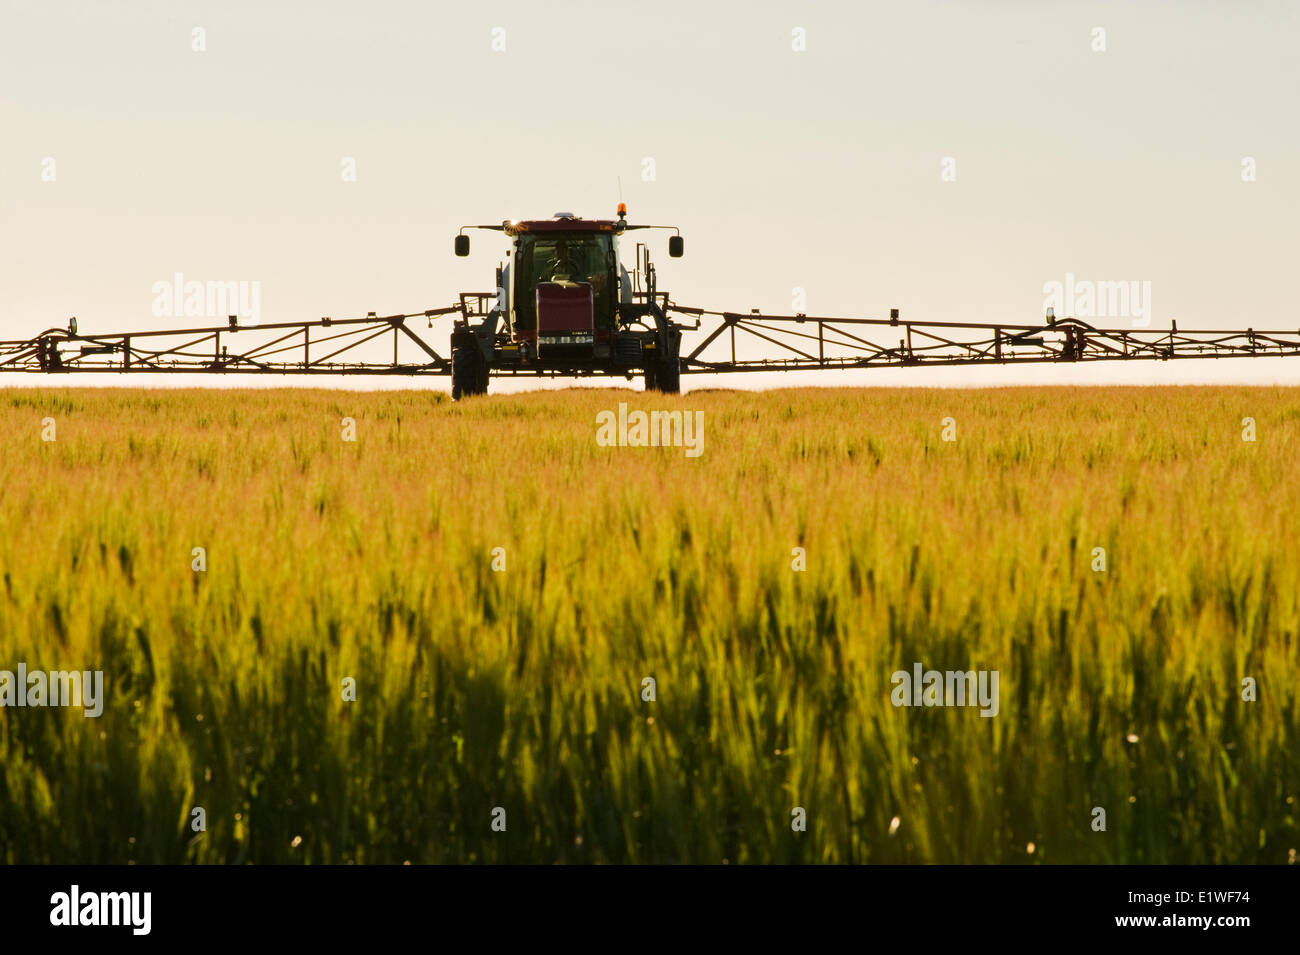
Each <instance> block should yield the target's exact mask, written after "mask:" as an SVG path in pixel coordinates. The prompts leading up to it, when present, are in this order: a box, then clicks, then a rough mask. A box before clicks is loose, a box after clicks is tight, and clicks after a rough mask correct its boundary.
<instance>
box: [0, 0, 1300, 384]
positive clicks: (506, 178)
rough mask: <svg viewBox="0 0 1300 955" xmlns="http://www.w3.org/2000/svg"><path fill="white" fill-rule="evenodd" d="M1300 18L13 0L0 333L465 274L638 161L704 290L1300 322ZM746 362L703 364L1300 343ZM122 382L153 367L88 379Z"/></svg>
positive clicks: (983, 377) (979, 378) (971, 314)
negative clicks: (1108, 285) (1094, 292)
mask: <svg viewBox="0 0 1300 955" xmlns="http://www.w3.org/2000/svg"><path fill="white" fill-rule="evenodd" d="M196 28H200V29H201V30H202V31H203V33H202V39H203V43H204V45H205V46H206V49H205V50H204V51H203V52H196V51H195V50H194V49H193V46H194V45H195V33H194V31H195V29H196ZM1098 28H1100V29H1101V30H1104V36H1103V35H1101V34H1099V33H1098V32H1097V29H1098ZM796 30H801V31H803V32H802V34H799V35H797V34H796V33H795V31H796ZM501 31H504V32H501ZM800 37H802V43H801V42H800ZM1099 40H1101V41H1103V42H1104V47H1105V48H1104V50H1099V49H1098V48H1097V47H1098V46H1099ZM502 45H504V49H499V47H501V46H502ZM800 45H802V46H803V47H804V49H796V48H795V47H797V46H800ZM494 47H497V48H496V49H494ZM1297 49H1300V2H1296V0H1290V2H1266V0H1257V2H1248V3H1227V2H1222V3H1209V2H1206V3H1197V2H1186V0H1184V2H1177V3H1174V2H1134V0H1128V2H1116V3H1108V2H1087V3H1083V2H1078V3H1066V2H1060V3H1054V2H1037V3H1030V2H1027V0H1023V2H992V0H983V2H981V0H965V2H942V3H941V2H917V0H912V2H905V3H904V2H899V3H861V2H852V3H850V2H835V3H830V2H826V3H816V2H812V3H810V2H782V3H774V2H743V3H742V2H736V3H700V2H690V3H685V2H675V0H667V2H665V0H659V2H655V3H636V4H627V3H618V2H591V3H576V2H548V3H540V2H529V3H518V2H486V3H476V4H463V3H457V4H450V3H447V4H444V3H399V2H388V3H386V2H368V3H356V2H348V3H335V2H313V3H299V4H292V5H291V4H276V5H272V4H267V3H255V2H243V0H233V2H232V0H223V2H220V3H218V2H207V3H195V2H166V3H164V2H155V3H148V2H130V3H128V2H115V0H99V2H94V3H92V2H89V0H83V2H81V3H61V2H49V0H46V2H22V0H0V338H26V337H28V336H30V335H31V334H34V333H35V332H37V331H39V330H41V329H43V328H46V327H48V326H50V325H63V324H64V323H65V322H66V320H67V317H68V316H70V315H73V314H75V315H77V316H78V319H79V322H80V325H81V328H82V329H83V330H85V331H94V330H126V329H134V328H150V327H164V326H165V325H166V323H167V322H170V321H173V319H170V318H163V319H159V318H155V317H154V316H153V315H152V313H151V306H152V303H153V299H154V294H153V291H152V288H153V285H154V283H155V282H158V281H160V280H167V279H170V278H171V277H172V276H173V275H174V273H176V272H181V273H183V274H184V275H185V276H186V278H193V279H200V280H245V281H257V282H260V284H261V311H262V318H263V320H265V321H282V320H293V319H298V318H314V317H319V316H321V315H327V314H328V315H333V316H336V317H343V316H346V315H355V314H364V313H365V312H367V311H370V310H374V311H378V312H379V313H381V314H385V313H392V312H407V311H416V310H420V309H424V308H429V307H435V306H440V305H444V304H450V303H451V302H452V301H454V299H455V296H456V293H457V292H458V291H461V290H471V289H480V288H489V287H490V286H491V285H492V270H493V268H494V267H495V265H496V263H497V261H498V260H499V259H500V258H501V255H502V253H503V251H504V243H503V241H502V240H501V239H500V238H499V237H498V236H495V235H492V234H488V233H476V234H475V235H474V254H473V255H472V256H471V257H470V258H468V259H457V258H455V257H454V256H453V255H452V237H453V235H454V234H455V233H456V231H457V229H458V228H459V227H460V226H461V225H464V224H467V223H474V222H499V221H501V220H502V219H507V218H526V217H540V216H548V215H550V214H552V213H553V212H555V211H557V210H561V209H564V210H571V211H573V212H576V213H578V214H580V215H589V216H611V215H612V214H613V212H614V208H615V205H616V204H617V202H618V200H619V191H618V189H619V186H618V182H619V179H620V178H621V180H622V195H623V199H624V200H625V201H626V202H627V203H628V205H629V207H630V210H631V215H630V218H631V219H632V220H634V221H642V222H644V221H651V222H663V223H670V224H674V225H678V226H680V227H681V229H682V231H683V234H684V236H685V238H686V256H685V257H684V258H682V259H680V260H674V259H669V258H668V256H667V253H666V238H665V237H664V234H663V233H652V236H653V238H652V242H653V249H654V252H655V254H656V256H657V264H658V266H659V280H660V288H661V289H667V290H670V291H671V292H672V294H673V297H674V299H675V300H676V301H678V302H681V303H684V304H691V305H701V306H707V307H719V308H728V309H735V310H747V309H749V308H761V309H763V310H765V311H771V312H776V313H789V312H790V311H791V310H792V308H791V305H792V295H793V290H794V289H796V288H802V289H804V290H805V295H806V307H805V309H804V310H805V311H807V312H808V313H810V314H814V315H837V314H841V315H862V316H866V317H882V316H886V315H887V314H888V309H889V308H890V307H891V306H896V307H899V308H900V309H901V310H902V312H903V315H904V316H905V317H909V318H914V319H929V320H934V321H945V320H946V321H954V320H969V321H982V322H991V321H1007V322H1032V321H1035V320H1037V319H1039V318H1040V317H1041V313H1042V305H1043V300H1044V284H1045V283H1048V282H1051V281H1064V280H1065V277H1066V275H1067V273H1073V274H1074V275H1075V276H1076V277H1077V278H1078V279H1081V280H1105V281H1126V282H1139V283H1142V282H1149V283H1150V289H1151V298H1150V301H1151V315H1152V323H1153V325H1155V326H1161V325H1165V326H1167V325H1168V322H1169V321H1170V319H1171V318H1176V319H1177V320H1178V323H1179V326H1180V328H1195V327H1198V326H1199V327H1211V326H1212V327H1225V326H1237V325H1240V326H1241V327H1246V326H1248V325H1251V326H1254V327H1256V328H1261V327H1272V328H1291V329H1292V330H1295V329H1296V328H1297V327H1300V310H1298V309H1297V307H1296V294H1295V285H1296V278H1297V275H1298V274H1300V268H1298V266H1300V238H1298V235H1297V229H1298V228H1300V225H1298V224H1300V107H1297V103H1296V95H1297V91H1298V90H1300V56H1297V53H1296V51H1297ZM346 158H351V159H352V160H354V161H355V171H356V181H355V182H348V181H345V179H344V175H343V169H344V161H345V159H346ZM51 159H52V160H53V163H52V164H50V163H49V162H48V160H51ZM946 159H948V160H951V162H950V163H948V164H947V165H946V166H945V160H946ZM647 160H651V161H652V164H653V173H654V176H653V179H652V180H647V179H646V173H647V171H648V169H649V165H650V164H649V163H648V162H647ZM1247 160H1252V161H1253V170H1254V178H1255V181H1243V171H1244V170H1245V169H1246V168H1247V167H1246V165H1243V163H1244V162H1246V161H1247ZM1247 165H1250V164H1249V163H1248V164H1247ZM945 169H946V170H947V172H948V178H949V179H950V180H951V181H945V180H944V172H945ZM51 173H52V174H53V181H48V180H49V178H50V174H51ZM954 173H955V179H952V176H953V174H954ZM629 264H630V263H629ZM179 321H184V320H183V319H181V320H179ZM188 324H193V322H192V321H189V322H188ZM1110 324H1117V325H1124V324H1127V322H1126V321H1124V320H1120V321H1117V322H1111V323H1110ZM1292 366H1295V367H1292ZM744 377H745V376H729V377H726V378H721V379H715V380H712V381H710V380H706V379H700V378H691V379H688V380H687V381H686V382H685V385H686V387H687V389H689V388H691V387H700V386H704V385H710V386H712V385H722V386H727V387H731V386H741V385H753V384H756V383H761V384H796V383H807V384H834V383H850V382H852V383H864V382H878V383H881V384H903V383H927V384H978V383H988V384H1006V383H1011V382H1054V381H1112V380H1113V381H1187V382H1191V381H1201V380H1215V381H1248V380H1255V381H1286V382H1292V383H1300V359H1295V360H1292V361H1291V362H1289V363H1288V362H1279V361H1267V362H1264V361H1244V360H1233V361H1218V362H1180V363H1172V364H1165V365H1161V366H1159V367H1156V366H1151V365H1144V366H1141V367H1138V368H1134V367H1133V366H1126V367H1123V368H1120V367H1118V366H1114V365H1090V366H1087V367H1086V368H1080V367H1074V368H1058V367H1056V366H1047V367H1036V368H1005V367H1003V368H996V369H992V368H990V369H952V370H925V371H918V370H906V371H881V372H874V373H861V374H854V375H852V376H842V375H833V374H832V375H827V374H824V373H817V374H804V375H802V376H794V375H786V376H778V377H776V378H774V379H773V378H769V376H762V378H763V379H766V380H764V381H761V382H756V381H753V380H751V381H745V380H744ZM200 380H201V381H202V382H203V383H208V384H216V383H218V382H217V381H216V380H214V379H207V378H205V379H200ZM65 381H66V379H65V380H61V381H60V384H62V383H65ZM116 381H122V382H123V383H132V384H144V383H150V384H152V383H155V381H148V380H147V379H144V378H131V379H129V380H128V379H118V378H117V377H116V376H113V377H108V376H105V377H104V378H99V377H95V378H82V379H79V380H78V382H77V383H79V384H99V385H102V384H106V383H111V382H116ZM171 381H172V383H177V382H178V380H177V379H172V380H171ZM42 382H43V379H37V378H35V376H12V375H6V376H3V377H2V378H0V386H3V385H12V384H37V383H42ZM228 383H229V384H234V385H242V386H247V385H250V384H255V383H260V382H258V381H257V380H256V379H250V378H248V377H240V378H236V379H233V380H231V381H230V382H228ZM303 383H310V384H320V383H321V382H320V381H319V380H316V381H313V382H303ZM348 384H349V386H351V387H357V386H358V385H360V384H361V383H360V382H358V381H357V380H355V379H350V380H349V382H348ZM394 384H399V385H401V386H410V385H411V384H412V383H411V382H410V381H402V382H395V383H394ZM440 384H441V386H444V387H445V386H446V385H447V383H446V382H442V383H440ZM417 386H418V384H417ZM429 386H435V383H429Z"/></svg>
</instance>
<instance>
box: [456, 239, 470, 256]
mask: <svg viewBox="0 0 1300 955" xmlns="http://www.w3.org/2000/svg"><path fill="white" fill-rule="evenodd" d="M456 254H457V255H462V256H464V255H469V236H467V235H458V236H456Z"/></svg>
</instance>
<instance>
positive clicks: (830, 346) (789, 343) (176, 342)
mask: <svg viewBox="0 0 1300 955" xmlns="http://www.w3.org/2000/svg"><path fill="white" fill-rule="evenodd" d="M492 294H493V293H484V292H471V293H464V294H462V295H461V296H460V303H459V304H458V305H452V306H448V307H445V308H435V309H429V310H427V311H423V312H412V313H410V314H405V315H385V316H379V315H376V314H374V313H371V314H369V315H367V316H366V317H364V318H345V319H330V318H322V319H318V320H315V321H304V322H277V323H270V324H258V325H238V324H236V322H235V321H234V320H233V319H232V320H231V321H230V323H229V324H227V325H220V326H211V327H199V328H175V329H155V330H149V331H135V332H112V333H103V334H98V333H94V334H92V333H78V332H77V331H76V330H75V328H76V326H75V323H73V324H71V326H70V328H69V329H48V330H46V331H44V332H42V333H41V334H39V335H37V336H35V337H34V338H30V339H27V340H24V341H3V342H0V372H7V371H15V372H16V371H26V372H43V373H79V372H101V373H102V372H116V373H126V372H140V373H148V374H159V373H164V374H165V373H186V374H195V373H204V372H207V373H219V374H254V373H258V374H266V373H270V374H285V375H294V374H298V375H313V374H315V375H450V374H451V373H452V363H451V360H450V357H449V356H448V355H447V354H443V353H440V352H439V351H438V350H437V349H435V347H434V346H433V344H432V343H431V342H430V340H429V338H430V336H429V335H428V334H427V332H426V331H425V329H419V330H418V331H417V328H414V327H412V326H413V325H414V326H417V327H418V324H419V323H418V320H419V319H421V318H424V319H427V323H428V324H427V327H428V328H430V329H431V328H433V327H434V320H435V319H439V318H445V317H447V316H458V317H459V321H458V322H457V324H458V325H459V324H461V323H464V322H468V321H469V319H470V318H471V317H472V316H476V315H482V314H483V313H484V311H486V308H487V307H488V302H490V300H491V298H492ZM652 294H653V293H652ZM656 298H657V299H659V301H658V302H657V303H656V304H658V306H659V307H660V308H661V309H662V310H663V312H664V313H665V314H667V315H672V314H674V313H675V314H677V315H681V316H689V317H691V318H693V319H694V324H693V325H684V326H680V327H682V328H684V329H685V330H686V331H689V332H693V333H698V334H699V335H700V336H702V337H699V338H698V339H696V340H695V341H689V342H688V341H685V340H684V341H683V343H682V347H681V358H680V364H681V371H682V372H683V373H684V374H726V373H734V372H760V371H800V370H815V369H854V368H876V367H881V366H925V365H980V364H1027V363H1034V362H1060V361H1066V362H1086V361H1114V360H1120V361H1126V360H1128V361H1131V360H1143V359H1147V360H1169V359H1176V358H1233V357H1242V358H1262V357H1289V356H1298V355H1300V330H1297V331H1295V332H1282V331H1257V330H1254V329H1249V328H1248V329H1245V330H1244V331H1243V330H1239V329H1238V330H1234V329H1227V330H1201V329H1197V330H1188V331H1179V330H1178V327H1177V324H1176V323H1175V324H1173V325H1171V326H1170V327H1169V328H1167V329H1154V328H1122V329H1121V328H1095V327H1093V326H1091V325H1089V324H1087V323H1085V322H1082V321H1080V320H1078V319H1073V318H1064V319H1059V320H1056V321H1049V322H1047V323H1045V324H1037V325H1016V324H1010V323H1007V324H978V323H970V322H913V321H905V320H903V319H900V318H898V317H896V313H895V317H891V318H887V319H885V318H882V319H872V318H821V317H814V316H806V315H763V314H759V313H758V312H751V313H748V314H746V313H740V312H723V311H715V310H710V309H702V308H691V307H687V306H681V305H676V304H673V303H672V302H671V301H669V299H668V296H667V295H666V294H661V295H659V296H656ZM422 333H423V334H422ZM390 339H391V343H392V348H391V358H390V357H389V354H390V353H389V350H388V348H387V343H388V341H389V340H390ZM738 339H739V340H740V341H741V342H742V343H751V344H755V345H756V346H757V347H760V348H764V349H767V350H769V351H772V350H773V349H775V351H774V355H775V357H765V358H749V357H742V356H741V354H740V351H739V350H738V349H737V341H738ZM759 343H761V344H759ZM399 346H401V347H399ZM444 350H445V349H444ZM403 351H404V352H405V354H403ZM492 373H493V375H494V376H498V375H505V374H509V375H512V376H514V375H564V376H570V375H624V374H626V372H624V371H622V370H620V369H616V368H601V367H591V368H580V369H576V370H575V369H572V368H548V367H546V366H545V365H542V366H528V365H524V366H521V367H514V368H510V367H497V368H493V371H492Z"/></svg>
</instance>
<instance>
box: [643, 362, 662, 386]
mask: <svg viewBox="0 0 1300 955" xmlns="http://www.w3.org/2000/svg"><path fill="white" fill-rule="evenodd" d="M645 390H646V391H658V390H659V362H657V361H648V362H646V366H645Z"/></svg>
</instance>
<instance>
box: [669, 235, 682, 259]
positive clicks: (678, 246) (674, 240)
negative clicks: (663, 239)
mask: <svg viewBox="0 0 1300 955" xmlns="http://www.w3.org/2000/svg"><path fill="white" fill-rule="evenodd" d="M668 254H669V255H670V256H672V257H673V258H674V259H680V258H681V257H682V237H681V236H680V235H670V236H669V237H668Z"/></svg>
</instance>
